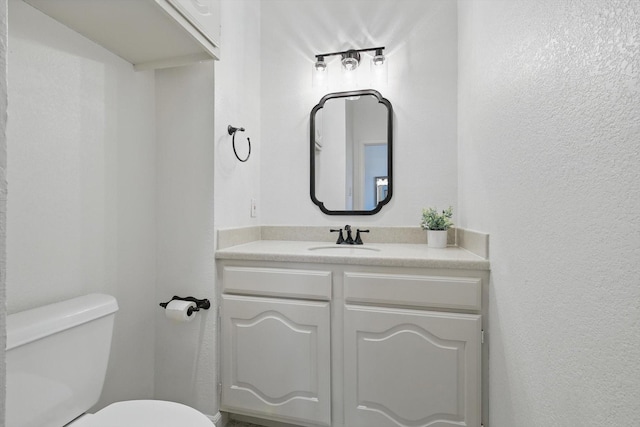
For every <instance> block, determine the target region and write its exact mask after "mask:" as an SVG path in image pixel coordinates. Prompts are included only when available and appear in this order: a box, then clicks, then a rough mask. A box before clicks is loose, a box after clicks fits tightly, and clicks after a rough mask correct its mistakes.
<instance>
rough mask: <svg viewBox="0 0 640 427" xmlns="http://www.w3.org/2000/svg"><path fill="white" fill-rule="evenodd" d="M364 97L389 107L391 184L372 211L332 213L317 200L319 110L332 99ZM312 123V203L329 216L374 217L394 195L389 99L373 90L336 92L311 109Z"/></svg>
mask: <svg viewBox="0 0 640 427" xmlns="http://www.w3.org/2000/svg"><path fill="white" fill-rule="evenodd" d="M363 95H373V96H375V97H376V98H377V99H378V102H379V103H380V104H383V105H385V106H386V107H387V112H388V114H387V176H388V177H389V184H388V190H387V197H386V198H385V199H384V200H383V201H381V202H379V203H378V204H377V205H376V207H375V208H374V209H372V210H370V211H362V210H351V211H347V210H342V211H332V210H329V209H327V208H326V207H325V206H324V203H323V202H321V201H320V200H318V199H317V198H316V157H315V154H316V153H315V146H316V142H315V134H316V113H317V112H318V110H320V109H321V108H323V107H324V103H325V102H327V101H328V100H330V99H334V98H350V97H352V96H363ZM310 121H311V123H310V134H309V140H310V145H309V154H310V163H309V164H310V166H311V170H310V171H309V172H310V173H309V175H310V185H309V195H310V196H311V201H312V202H313V203H314V204H316V205H317V206H318V207H319V208H320V210H321V211H322V212H324V213H325V214H327V215H374V214H376V213H378V212H380V210H381V209H382V207H383V206H384V205H386V204H387V203H389V201H390V200H391V196H392V195H393V107H392V106H391V102H389V100H388V99H386V98H383V97H382V95H381V94H380V92H378V91H377V90H373V89H365V90H353V91H349V92H335V93H330V94H327V95H325V96H323V97H322V98H321V99H320V102H318V104H317V105H316V106H315V107H313V108H312V109H311V120H310Z"/></svg>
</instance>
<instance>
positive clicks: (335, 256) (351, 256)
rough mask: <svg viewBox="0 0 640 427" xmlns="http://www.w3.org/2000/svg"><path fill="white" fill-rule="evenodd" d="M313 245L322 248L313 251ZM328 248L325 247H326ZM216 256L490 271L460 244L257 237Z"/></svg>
mask: <svg viewBox="0 0 640 427" xmlns="http://www.w3.org/2000/svg"><path fill="white" fill-rule="evenodd" d="M310 248H322V249H319V250H310ZM325 248H326V249H325ZM216 259H223V260H246V261H274V262H306V263H318V264H350V265H375V266H389V267H425V268H452V269H465V270H489V269H490V263H489V260H487V259H485V258H482V257H480V256H478V255H475V254H474V253H472V252H470V251H468V250H466V249H463V248H460V247H457V246H449V247H447V248H446V249H433V248H429V247H427V245H426V244H410V243H370V244H369V243H365V244H364V245H362V246H356V245H353V246H352V245H335V244H333V245H332V244H331V243H327V242H309V241H283V240H256V241H253V242H249V243H244V244H240V245H236V246H231V247H228V248H225V249H219V250H217V251H216Z"/></svg>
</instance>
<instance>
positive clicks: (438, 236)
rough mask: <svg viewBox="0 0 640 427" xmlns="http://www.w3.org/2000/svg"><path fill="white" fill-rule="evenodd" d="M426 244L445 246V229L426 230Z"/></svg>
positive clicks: (433, 246) (439, 247) (432, 246)
mask: <svg viewBox="0 0 640 427" xmlns="http://www.w3.org/2000/svg"><path fill="white" fill-rule="evenodd" d="M427 246H428V247H430V248H438V249H442V248H446V247H447V230H427Z"/></svg>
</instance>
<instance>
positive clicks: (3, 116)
mask: <svg viewBox="0 0 640 427" xmlns="http://www.w3.org/2000/svg"><path fill="white" fill-rule="evenodd" d="M6 129H7V2H6V0H0V414H4V405H5V391H6V373H5V362H4V349H5V344H6V327H5V324H6V305H5V303H6V298H5V296H6V286H5V281H6V271H7V270H6V266H7V252H6V238H7V227H6V226H7V174H6V167H7V133H6ZM0 427H4V416H0Z"/></svg>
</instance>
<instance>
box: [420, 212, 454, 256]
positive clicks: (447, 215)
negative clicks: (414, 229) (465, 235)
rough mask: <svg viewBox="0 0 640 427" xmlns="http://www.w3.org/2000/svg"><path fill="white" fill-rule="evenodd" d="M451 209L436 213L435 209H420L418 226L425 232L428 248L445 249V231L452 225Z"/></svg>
mask: <svg viewBox="0 0 640 427" xmlns="http://www.w3.org/2000/svg"><path fill="white" fill-rule="evenodd" d="M452 216H453V208H452V207H451V206H449V209H446V210H443V211H442V213H438V211H437V210H436V209H435V208H429V209H422V222H421V223H420V226H421V227H422V229H423V230H427V245H428V246H429V247H430V248H446V247H447V230H448V229H449V227H451V226H452V225H453V222H452V221H451V217H452Z"/></svg>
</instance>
